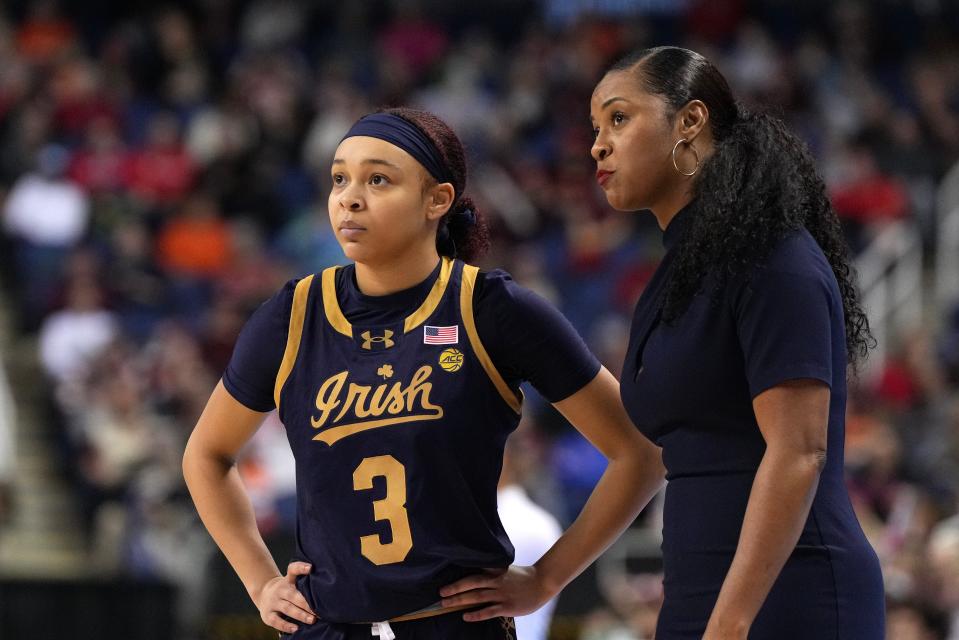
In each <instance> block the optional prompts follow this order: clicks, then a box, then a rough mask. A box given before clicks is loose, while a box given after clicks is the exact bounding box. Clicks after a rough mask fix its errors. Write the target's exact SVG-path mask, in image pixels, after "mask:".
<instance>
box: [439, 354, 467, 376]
mask: <svg viewBox="0 0 959 640" xmlns="http://www.w3.org/2000/svg"><path fill="white" fill-rule="evenodd" d="M462 366H463V352H462V351H460V350H459V349H443V353H441V354H440V367H442V368H443V371H449V372H450V373H452V372H454V371H459V370H460V368H461V367H462Z"/></svg>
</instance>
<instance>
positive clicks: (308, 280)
mask: <svg viewBox="0 0 959 640" xmlns="http://www.w3.org/2000/svg"><path fill="white" fill-rule="evenodd" d="M311 284H313V276H312V275H309V276H307V277H305V278H303V279H302V280H300V281H299V282H297V283H296V288H295V289H294V290H293V306H292V307H291V308H290V328H289V330H288V331H287V334H286V350H285V351H284V352H283V360H282V361H281V362H280V370H279V372H277V374H276V384H275V386H274V387H273V402H274V403H275V404H276V408H277V409H279V408H280V391H282V390H283V385H284V384H286V379H287V378H289V377H290V372H291V371H293V364H294V363H295V362H296V354H297V353H299V351H300V339H301V338H302V336H303V320H304V319H305V318H306V301H307V299H308V298H309V297H310V285H311Z"/></svg>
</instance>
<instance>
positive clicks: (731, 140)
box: [611, 47, 875, 367]
mask: <svg viewBox="0 0 959 640" xmlns="http://www.w3.org/2000/svg"><path fill="white" fill-rule="evenodd" d="M611 70H617V71H625V70H628V71H634V72H635V73H636V75H637V79H638V81H639V82H640V84H641V85H642V87H643V89H644V90H646V91H647V92H648V93H651V94H654V95H658V96H660V97H662V98H663V99H664V100H665V101H666V103H667V105H668V108H669V117H670V119H672V117H674V116H675V114H676V112H677V111H678V110H679V109H680V108H682V107H683V106H685V105H686V104H687V103H688V102H689V101H690V100H701V101H702V102H703V103H704V104H705V105H706V108H707V109H708V110H709V114H710V123H711V127H712V133H713V139H714V141H715V145H716V149H715V153H714V154H713V155H712V156H711V157H710V158H709V159H708V160H707V161H705V162H704V163H703V165H702V168H701V169H700V173H699V175H698V176H697V177H696V182H695V183H694V187H693V191H694V196H695V198H694V203H693V205H692V206H693V207H695V209H696V215H695V216H693V218H692V223H691V224H690V225H689V228H688V229H687V230H686V231H685V233H684V237H683V238H682V239H681V240H680V243H679V245H678V247H677V249H676V250H677V255H676V259H675V261H674V263H673V264H674V266H673V273H672V277H671V279H670V282H669V285H668V286H667V289H666V298H665V302H664V308H663V318H664V320H666V321H667V322H671V321H674V320H676V319H677V318H678V317H679V316H681V315H682V314H683V313H684V312H685V310H686V309H687V308H688V306H689V303H690V302H691V301H692V298H693V296H695V295H696V294H697V293H698V292H699V291H700V290H702V287H703V278H704V276H705V274H707V273H713V274H715V275H716V277H717V286H721V285H722V284H723V283H725V282H726V280H727V279H728V278H729V277H730V276H733V275H736V274H741V273H744V272H746V271H747V270H748V269H749V268H750V267H753V266H755V265H757V264H759V263H761V262H762V261H763V260H765V259H766V258H767V257H768V256H769V254H770V252H771V251H772V249H773V247H774V246H775V245H776V244H777V243H778V242H779V241H780V240H782V239H783V238H784V237H785V236H786V235H787V234H789V233H790V232H793V231H796V230H799V229H802V228H804V227H805V228H806V229H807V230H808V231H809V233H810V234H811V235H812V237H813V238H815V240H816V242H817V243H819V246H820V248H821V249H822V251H823V253H824V254H825V256H826V259H827V260H828V261H829V264H830V266H831V267H832V270H833V273H834V274H835V276H836V280H837V282H838V284H839V291H840V294H841V295H842V302H843V311H844V316H845V323H846V355H847V358H848V361H849V363H850V364H852V365H853V366H854V367H855V365H856V364H857V363H858V362H859V361H860V360H861V359H862V358H864V357H865V356H866V354H867V353H868V350H869V348H870V347H871V346H872V345H873V344H874V342H875V341H874V340H873V338H872V335H871V334H870V331H869V321H868V319H867V318H866V314H865V312H864V311H863V309H862V305H861V303H860V301H859V297H858V294H857V291H856V286H855V273H854V270H853V268H852V265H851V259H850V255H849V248H848V245H847V243H846V240H845V236H844V235H843V233H842V229H841V228H840V225H839V219H838V217H837V216H836V213H835V212H834V211H833V209H832V205H831V203H830V202H829V198H828V197H827V196H826V186H825V183H824V182H823V180H822V178H821V177H820V176H819V173H818V172H817V170H816V165H815V162H814V161H813V158H812V155H811V154H810V153H809V150H808V148H807V147H806V145H805V144H804V143H803V142H802V141H801V140H799V138H797V137H796V136H795V135H794V134H793V133H792V132H790V131H789V130H788V129H787V128H786V125H785V124H784V123H783V121H782V120H780V119H778V118H775V117H773V116H771V115H768V114H765V113H750V112H749V111H747V110H746V109H745V108H743V107H742V105H739V104H738V103H737V102H736V101H735V99H734V98H733V95H732V92H731V91H730V90H729V86H728V84H727V83H726V80H725V78H723V76H722V74H721V73H720V72H719V70H718V69H716V67H714V66H713V65H712V64H711V63H710V62H709V61H708V60H706V58H704V57H703V56H701V55H700V54H698V53H696V52H694V51H689V50H687V49H681V48H678V47H657V48H655V49H646V50H643V51H638V52H636V53H633V54H631V55H629V56H627V57H626V58H623V59H622V60H621V61H619V62H618V63H616V64H615V65H614V66H613V67H612V69H611Z"/></svg>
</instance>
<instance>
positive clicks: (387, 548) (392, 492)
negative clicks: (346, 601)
mask: <svg viewBox="0 0 959 640" xmlns="http://www.w3.org/2000/svg"><path fill="white" fill-rule="evenodd" d="M377 476H382V477H383V478H386V497H385V498H383V499H382V500H374V501H373V519H374V520H376V521H377V522H379V521H380V520H386V521H387V522H389V523H390V531H391V532H392V538H393V539H392V541H391V542H387V543H385V544H384V543H383V542H382V541H381V540H380V536H379V535H371V536H363V537H361V538H360V551H361V552H362V553H363V556H364V557H366V558H367V559H368V560H369V561H370V562H372V563H373V564H377V565H381V564H394V563H396V562H402V561H403V560H405V559H406V556H407V554H408V553H409V552H410V549H412V548H413V534H412V533H410V519H409V516H408V515H407V513H406V468H405V467H404V466H403V465H402V464H400V462H399V461H398V460H397V459H396V458H394V457H393V456H374V457H372V458H363V461H362V462H361V463H360V466H358V467H357V468H356V471H354V472H353V489H354V490H355V491H366V490H368V489H372V488H373V478H375V477H377Z"/></svg>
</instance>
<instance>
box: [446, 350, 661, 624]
mask: <svg viewBox="0 0 959 640" xmlns="http://www.w3.org/2000/svg"><path fill="white" fill-rule="evenodd" d="M554 406H555V407H556V408H557V409H558V410H559V411H560V412H561V413H562V414H563V415H564V416H565V417H566V418H567V419H568V420H569V421H570V422H571V423H572V424H573V425H574V426H575V427H576V428H577V429H578V430H579V431H580V432H581V433H582V434H583V435H584V436H585V437H586V438H587V439H588V440H589V441H590V442H591V443H592V444H593V445H594V446H595V447H596V448H597V449H599V450H600V451H601V452H602V453H603V455H604V456H606V458H607V459H608V460H609V464H608V466H607V467H606V471H605V472H604V473H603V476H602V478H601V479H600V481H599V483H598V484H597V485H596V488H595V489H594V490H593V493H592V495H591V496H590V498H589V500H588V501H587V502H586V505H585V506H584V507H583V510H582V512H581V513H580V514H579V517H577V518H576V520H575V521H574V522H573V524H572V525H570V527H569V529H567V530H566V532H565V533H564V534H563V535H562V537H561V538H560V539H559V540H558V541H557V542H556V543H555V544H554V545H553V546H552V548H550V550H549V551H547V552H546V554H545V555H544V556H543V557H542V558H540V560H539V561H538V562H536V563H535V564H534V565H533V566H532V567H518V566H512V567H510V568H509V569H508V570H506V571H502V570H500V571H498V572H493V571H490V572H488V573H487V574H485V575H474V576H469V577H466V578H464V579H462V580H459V581H458V582H455V583H453V584H451V585H448V586H446V587H444V588H443V589H441V591H440V595H442V596H443V604H444V605H445V606H457V605H467V604H477V605H478V604H487V606H486V607H484V608H482V609H479V610H477V611H471V612H469V613H466V614H464V616H463V618H464V619H465V620H468V621H471V622H476V621H480V620H486V619H489V618H494V617H498V616H512V615H523V614H526V613H530V612H531V611H535V610H536V609H538V608H539V607H541V606H542V605H543V604H545V603H546V602H548V601H549V600H550V599H551V598H553V597H554V596H555V595H556V594H557V593H559V591H560V590H562V588H563V587H565V586H566V585H567V584H568V583H569V582H570V581H571V580H572V579H573V578H575V577H576V576H577V575H579V574H580V573H581V572H582V571H583V570H584V569H585V568H586V567H587V566H589V565H590V564H591V563H592V562H593V561H594V560H595V559H596V558H597V557H598V556H599V555H600V554H601V553H602V552H603V551H605V550H606V548H607V547H609V545H610V544H612V543H613V542H614V541H615V540H616V539H617V538H618V537H619V536H620V534H622V532H623V531H624V530H625V529H626V527H628V526H629V525H630V523H632V522H633V521H634V520H635V519H636V516H637V515H638V514H639V512H640V511H641V510H642V508H643V507H644V506H645V505H646V504H647V503H648V502H649V500H650V499H651V498H652V497H653V496H654V495H655V494H656V492H657V491H659V489H660V487H661V486H662V484H663V479H664V476H665V468H664V467H663V463H662V456H661V453H660V449H659V447H657V446H655V445H654V444H653V443H652V442H650V441H649V440H647V439H646V438H645V437H644V436H643V435H642V434H640V432H639V431H638V430H637V429H636V427H635V426H633V423H632V422H631V421H630V419H629V417H628V415H627V414H626V410H625V409H624V408H623V404H622V401H621V400H620V395H619V382H618V381H617V380H616V378H614V377H613V375H612V374H611V373H610V372H609V371H607V370H606V369H605V368H600V370H599V373H598V374H597V375H596V377H595V378H593V380H592V381H591V382H589V383H588V384H586V386H584V387H583V388H581V389H580V390H579V391H576V392H575V393H573V394H572V395H571V396H569V397H567V398H566V399H564V400H561V401H559V402H556V403H554Z"/></svg>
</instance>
